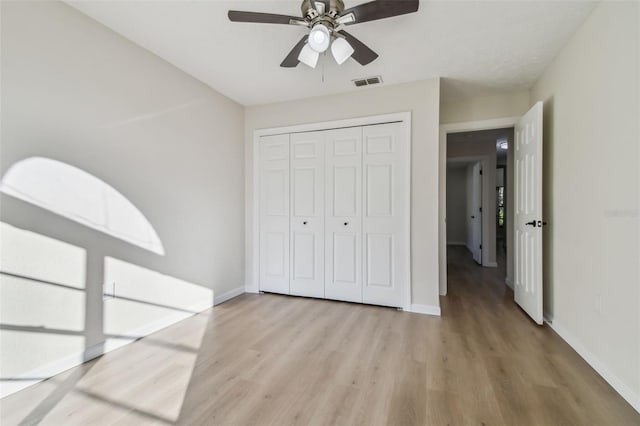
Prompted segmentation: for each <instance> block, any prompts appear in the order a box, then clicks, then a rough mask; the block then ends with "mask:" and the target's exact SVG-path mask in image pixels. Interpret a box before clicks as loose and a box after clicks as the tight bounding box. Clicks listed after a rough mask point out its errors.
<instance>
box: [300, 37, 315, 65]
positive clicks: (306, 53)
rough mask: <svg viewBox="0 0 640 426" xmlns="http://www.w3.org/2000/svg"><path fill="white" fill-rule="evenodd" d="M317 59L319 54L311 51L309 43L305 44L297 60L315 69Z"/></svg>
mask: <svg viewBox="0 0 640 426" xmlns="http://www.w3.org/2000/svg"><path fill="white" fill-rule="evenodd" d="M319 57H320V54H319V53H318V52H316V51H315V50H313V49H312V48H311V46H310V45H309V43H306V44H305V45H304V47H303V48H302V50H301V51H300V54H299V55H298V60H299V61H300V62H302V63H303V64H305V65H307V66H309V67H311V68H315V67H316V64H317V63H318V58H319Z"/></svg>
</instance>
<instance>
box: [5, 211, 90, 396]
mask: <svg viewBox="0 0 640 426" xmlns="http://www.w3.org/2000/svg"><path fill="white" fill-rule="evenodd" d="M0 236H1V238H0V270H1V273H0V324H2V326H3V328H2V329H0V377H2V380H0V396H4V395H7V394H10V393H12V392H15V391H18V390H20V389H23V388H24V387H26V386H28V385H30V384H32V383H36V382H37V381H38V380H27V379H29V378H34V377H36V378H37V377H41V376H43V375H48V374H50V373H51V366H52V365H54V366H55V363H56V362H57V361H59V360H61V359H66V358H67V357H69V356H71V355H74V354H80V353H82V351H83V350H84V349H85V338H84V329H85V322H84V320H85V298H86V295H85V291H84V290H85V287H86V284H85V280H86V278H85V277H86V263H87V261H86V258H87V254H86V251H85V249H83V248H81V247H77V246H74V245H71V244H69V243H66V242H63V241H59V240H56V239H53V238H50V237H47V236H44V235H40V234H37V233H35V232H32V231H27V230H24V229H19V228H16V227H13V226H11V225H8V224H6V223H3V222H0ZM7 378H12V379H16V378H17V379H19V380H11V379H9V380H5V379H7Z"/></svg>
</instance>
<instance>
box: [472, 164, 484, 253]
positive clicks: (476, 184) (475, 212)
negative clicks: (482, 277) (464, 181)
mask: <svg viewBox="0 0 640 426" xmlns="http://www.w3.org/2000/svg"><path fill="white" fill-rule="evenodd" d="M470 219H471V253H472V255H473V260H475V261H476V263H478V264H479V265H482V163H480V162H478V163H476V164H474V165H473V168H472V175H471V217H470Z"/></svg>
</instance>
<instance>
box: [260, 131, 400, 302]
mask: <svg viewBox="0 0 640 426" xmlns="http://www.w3.org/2000/svg"><path fill="white" fill-rule="evenodd" d="M408 151H409V141H408V137H407V135H406V134H405V127H404V126H403V124H402V123H388V124H380V125H372V126H364V127H351V128H343V129H334V130H324V131H318V132H305V133H294V134H291V135H276V136H263V137H261V138H260V164H259V167H260V171H259V173H260V187H259V191H260V206H259V209H260V224H259V226H260V233H259V238H260V290H261V291H268V292H275V293H284V294H294V295H300V296H310V297H324V298H328V299H336V300H344V301H349V302H364V303H370V304H376V305H385V306H396V307H400V306H406V305H407V303H408V282H409V250H408V242H409V223H408V220H409V212H408V208H409V174H410V168H409V152H408Z"/></svg>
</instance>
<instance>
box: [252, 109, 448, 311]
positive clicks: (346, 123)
mask: <svg viewBox="0 0 640 426" xmlns="http://www.w3.org/2000/svg"><path fill="white" fill-rule="evenodd" d="M397 122H400V123H402V124H403V127H404V136H405V137H406V140H407V143H408V149H407V164H409V170H407V173H406V175H405V176H406V182H405V184H406V185H407V188H408V191H409V194H411V112H410V111H407V112H396V113H391V114H382V115H373V116H367V117H358V118H350V119H345V120H333V121H323V122H319V123H307V124H298V125H292V126H284V127H274V128H267V129H258V130H254V131H253V197H252V202H253V206H252V208H251V212H252V220H251V221H249V220H247V223H246V228H247V229H249V227H250V229H251V231H252V234H251V235H252V250H251V254H252V256H251V257H252V258H251V259H247V264H250V265H251V266H250V268H251V271H252V274H251V277H252V279H251V281H249V282H247V283H246V284H245V291H246V292H247V293H257V292H258V291H259V286H258V280H259V276H260V252H259V247H260V246H259V243H260V239H259V236H260V228H259V222H260V221H259V217H260V210H259V204H260V202H259V200H260V198H259V197H260V182H259V179H260V175H259V173H258V170H259V164H260V150H259V149H258V144H259V142H260V137H261V136H268V135H277V134H283V133H301V132H312V131H318V130H330V129H339V128H345V127H357V126H370V125H375V124H385V123H397ZM445 155H446V153H445ZM406 203H407V204H406V212H407V217H406V221H405V223H406V226H407V229H406V232H407V236H408V238H407V243H406V244H407V247H406V250H407V253H411V196H409V197H407V200H406ZM405 267H406V268H407V271H408V277H407V283H406V286H405V287H406V288H405V291H404V293H405V294H404V303H403V309H404V310H405V311H410V310H411V255H409V256H407V259H406V264H405Z"/></svg>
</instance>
